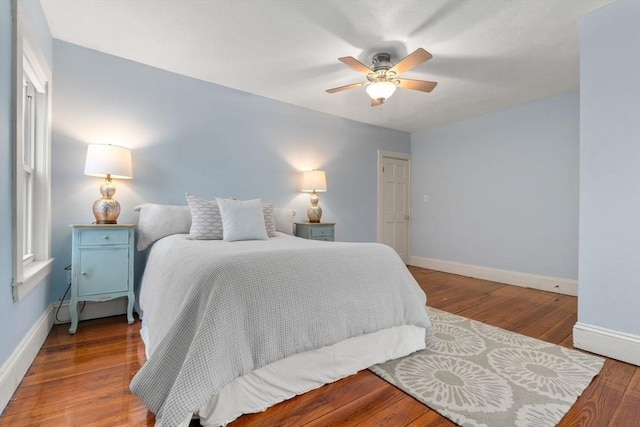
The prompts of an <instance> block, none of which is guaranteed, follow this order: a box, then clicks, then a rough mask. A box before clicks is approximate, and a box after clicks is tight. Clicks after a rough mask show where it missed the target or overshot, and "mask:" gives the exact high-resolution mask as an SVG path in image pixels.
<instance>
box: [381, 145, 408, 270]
mask: <svg viewBox="0 0 640 427" xmlns="http://www.w3.org/2000/svg"><path fill="white" fill-rule="evenodd" d="M379 164H380V169H379V170H378V174H379V178H378V190H379V191H378V241H379V242H381V243H384V244H386V245H389V246H391V247H392V248H393V249H395V250H396V252H398V255H400V258H402V260H403V261H404V262H405V263H406V264H408V263H409V258H410V237H409V236H410V229H411V228H410V224H411V222H410V219H411V206H410V195H411V193H410V185H411V157H410V156H409V155H408V154H404V153H390V152H382V151H381V152H380V154H379Z"/></svg>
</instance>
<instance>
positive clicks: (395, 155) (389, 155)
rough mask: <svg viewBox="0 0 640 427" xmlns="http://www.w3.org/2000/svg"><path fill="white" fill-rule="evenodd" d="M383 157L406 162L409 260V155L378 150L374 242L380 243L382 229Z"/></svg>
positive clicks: (410, 217) (409, 250)
mask: <svg viewBox="0 0 640 427" xmlns="http://www.w3.org/2000/svg"><path fill="white" fill-rule="evenodd" d="M385 157H386V158H390V159H399V160H407V165H408V168H407V169H408V171H409V173H408V181H409V185H408V189H407V192H408V193H409V194H408V197H407V205H408V206H407V209H408V210H409V212H408V215H409V221H407V226H408V227H409V229H408V230H407V245H408V248H407V249H408V250H407V254H408V255H407V258H408V259H411V222H412V221H413V217H412V216H411V154H408V153H399V152H395V151H387V150H378V203H377V204H378V207H377V211H378V219H377V227H376V229H377V232H376V241H377V242H378V243H382V227H383V221H382V216H383V214H384V212H383V210H382V189H383V183H384V179H383V174H382V167H383V165H384V159H385Z"/></svg>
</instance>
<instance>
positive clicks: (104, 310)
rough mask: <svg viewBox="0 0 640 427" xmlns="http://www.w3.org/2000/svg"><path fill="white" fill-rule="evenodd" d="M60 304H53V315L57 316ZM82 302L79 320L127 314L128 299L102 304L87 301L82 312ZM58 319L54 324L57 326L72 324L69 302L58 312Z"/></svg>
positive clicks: (113, 300) (102, 302)
mask: <svg viewBox="0 0 640 427" xmlns="http://www.w3.org/2000/svg"><path fill="white" fill-rule="evenodd" d="M58 304H59V303H55V304H52V307H53V313H54V314H55V312H56V310H58ZM82 304H83V303H82V302H80V303H78V312H79V314H78V320H80V321H82V320H90V319H100V318H102V317H110V316H118V315H120V314H126V313H127V299H126V298H118V299H112V300H109V301H100V302H92V301H87V302H86V304H85V306H84V309H83V310H82V312H80V308H82ZM57 317H58V319H60V320H58V319H55V316H54V322H55V324H56V325H58V324H61V323H70V322H71V316H70V315H69V302H64V303H63V304H62V306H61V307H60V311H59V312H58V316H57Z"/></svg>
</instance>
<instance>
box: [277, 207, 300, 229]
mask: <svg viewBox="0 0 640 427" xmlns="http://www.w3.org/2000/svg"><path fill="white" fill-rule="evenodd" d="M295 215H296V211H294V210H293V209H288V208H275V209H274V210H273V216H274V219H275V223H276V231H279V232H281V233H286V234H291V235H293V217H294V216H295Z"/></svg>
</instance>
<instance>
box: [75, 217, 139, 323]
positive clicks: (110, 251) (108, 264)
mask: <svg viewBox="0 0 640 427" xmlns="http://www.w3.org/2000/svg"><path fill="white" fill-rule="evenodd" d="M71 228H72V229H73V242H72V251H73V252H72V256H71V301H70V303H69V313H70V315H71V327H70V328H69V333H71V334H75V333H76V329H77V328H78V302H80V301H107V300H111V299H114V298H119V297H127V298H128V306H127V320H128V321H129V323H130V324H131V323H133V305H134V303H135V295H134V293H133V255H134V249H133V248H134V246H133V240H134V234H135V233H134V231H135V224H113V225H111V224H104V225H94V224H90V225H89V224H87V225H72V226H71Z"/></svg>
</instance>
